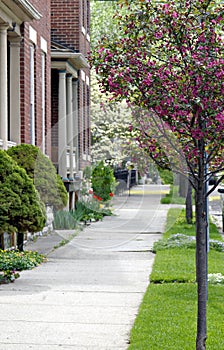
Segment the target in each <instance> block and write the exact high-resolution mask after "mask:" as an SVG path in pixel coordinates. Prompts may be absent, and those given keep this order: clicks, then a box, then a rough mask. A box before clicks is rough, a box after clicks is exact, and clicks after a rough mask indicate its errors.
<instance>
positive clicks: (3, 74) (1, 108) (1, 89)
mask: <svg viewBox="0 0 224 350" xmlns="http://www.w3.org/2000/svg"><path fill="white" fill-rule="evenodd" d="M7 28H8V26H7V25H4V24H3V25H1V26H0V139H2V140H3V149H7V140H8V105H7V104H8V100H7V94H8V79H7Z"/></svg>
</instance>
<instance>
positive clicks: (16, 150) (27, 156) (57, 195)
mask: <svg viewBox="0 0 224 350" xmlns="http://www.w3.org/2000/svg"><path fill="white" fill-rule="evenodd" d="M7 152H8V154H9V155H10V156H11V157H12V158H13V159H14V160H15V161H16V162H17V164H18V165H19V166H21V167H22V168H24V169H25V170H26V172H27V174H28V176H29V177H30V178H31V179H32V180H33V183H34V185H35V187H36V189H37V191H38V192H39V195H40V198H41V200H42V201H43V202H44V203H45V204H48V205H50V206H53V207H54V210H59V209H63V208H64V207H65V206H66V204H67V201H68V195H67V191H66V188H65V186H64V184H63V181H62V180H61V178H60V176H59V175H58V174H56V170H55V167H54V165H53V163H52V162H51V160H50V159H49V158H48V157H46V156H45V155H44V154H43V153H42V152H41V151H40V149H39V148H38V147H36V146H33V145H27V144H21V145H18V146H15V147H11V148H10V149H8V151H7Z"/></svg>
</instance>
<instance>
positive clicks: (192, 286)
mask: <svg viewBox="0 0 224 350" xmlns="http://www.w3.org/2000/svg"><path fill="white" fill-rule="evenodd" d="M175 219H176V213H175V209H171V210H170V211H169V213H168V217H167V230H166V232H165V234H164V236H163V239H162V240H161V241H159V242H158V243H156V244H155V245H154V247H153V251H156V257H155V262H154V265H153V269H152V273H151V275H150V285H149V287H148V289H147V291H146V294H145V296H144V299H143V302H142V304H141V306H140V310H139V314H138V316H137V318H136V321H135V324H134V326H133V328H132V331H131V336H130V346H129V348H128V349H129V350H151V349H153V350H157V349H161V350H162V349H163V350H164V349H165V350H168V349H169V350H170V349H175V350H192V349H193V348H194V346H195V339H194V329H195V327H196V320H195V317H194V314H195V312H196V309H197V284H196V283H195V279H196V271H195V227H194V225H195V223H193V224H192V225H188V224H187V223H186V219H185V212H184V210H182V211H181V210H179V217H178V218H177V219H176V222H175V223H174V224H173V222H174V220H175ZM171 223H172V225H173V226H172V227H171ZM183 232H184V233H183ZM210 238H211V243H210V251H209V253H208V286H209V287H208V317H207V323H208V340H207V343H206V349H209V350H214V349H216V350H221V349H223V348H224V328H223V327H222V324H223V312H224V305H223V293H224V264H223V261H224V252H223V250H222V249H223V244H224V241H223V239H222V237H221V235H220V233H219V231H218V229H217V228H216V226H215V225H214V224H212V223H211V224H210Z"/></svg>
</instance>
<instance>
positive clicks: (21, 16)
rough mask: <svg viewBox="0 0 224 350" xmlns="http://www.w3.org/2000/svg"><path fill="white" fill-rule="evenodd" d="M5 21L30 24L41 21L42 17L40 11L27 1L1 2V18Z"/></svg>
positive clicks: (2, 0) (3, 0)
mask: <svg viewBox="0 0 224 350" xmlns="http://www.w3.org/2000/svg"><path fill="white" fill-rule="evenodd" d="M1 17H2V19H3V20H6V19H8V22H9V24H11V23H10V19H11V20H13V21H16V22H17V23H18V24H21V23H22V22H30V21H32V20H39V19H40V18H41V17H42V15H41V14H40V12H39V11H37V9H36V8H35V7H34V6H33V5H32V4H31V3H30V2H29V1H27V0H1V1H0V18H1Z"/></svg>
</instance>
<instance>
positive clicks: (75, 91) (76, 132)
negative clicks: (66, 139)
mask: <svg viewBox="0 0 224 350" xmlns="http://www.w3.org/2000/svg"><path fill="white" fill-rule="evenodd" d="M72 94H73V140H74V147H75V158H76V169H75V170H76V172H78V171H79V122H78V80H73V81H72Z"/></svg>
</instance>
